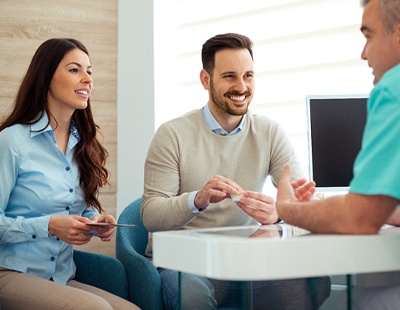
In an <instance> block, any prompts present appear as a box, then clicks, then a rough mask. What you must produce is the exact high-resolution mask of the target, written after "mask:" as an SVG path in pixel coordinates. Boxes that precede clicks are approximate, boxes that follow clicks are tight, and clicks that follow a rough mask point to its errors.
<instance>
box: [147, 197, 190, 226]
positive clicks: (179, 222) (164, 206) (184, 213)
mask: <svg viewBox="0 0 400 310" xmlns="http://www.w3.org/2000/svg"><path fill="white" fill-rule="evenodd" d="M188 195H189V194H182V195H180V196H176V197H168V198H166V197H165V196H164V197H163V196H155V195H154V194H150V193H147V194H146V192H145V194H144V195H143V202H142V209H141V217H142V220H143V224H144V225H145V226H146V228H147V230H148V231H150V232H156V231H165V230H176V229H180V228H182V227H183V226H185V225H186V224H187V223H189V222H190V221H192V220H193V219H194V218H195V217H196V216H197V214H194V213H193V212H191V210H190V209H189V207H188Z"/></svg>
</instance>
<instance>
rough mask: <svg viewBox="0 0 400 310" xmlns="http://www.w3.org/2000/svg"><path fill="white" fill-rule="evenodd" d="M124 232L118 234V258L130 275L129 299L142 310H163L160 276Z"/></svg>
mask: <svg viewBox="0 0 400 310" xmlns="http://www.w3.org/2000/svg"><path fill="white" fill-rule="evenodd" d="M128 240H129V237H128V235H126V234H125V233H124V231H123V230H121V231H119V233H118V234H117V242H116V256H117V258H118V259H119V260H120V261H121V262H122V264H123V265H124V267H125V270H126V273H127V275H128V282H129V299H130V301H131V302H133V303H134V304H136V305H137V306H138V307H140V308H141V309H142V310H162V309H163V302H162V295H161V279H160V275H159V273H158V271H157V269H156V267H155V266H154V265H153V263H152V262H151V261H150V260H148V259H147V258H146V257H144V256H142V255H140V254H139V253H138V252H136V250H135V249H134V248H133V247H132V245H131V243H130V242H129V241H128Z"/></svg>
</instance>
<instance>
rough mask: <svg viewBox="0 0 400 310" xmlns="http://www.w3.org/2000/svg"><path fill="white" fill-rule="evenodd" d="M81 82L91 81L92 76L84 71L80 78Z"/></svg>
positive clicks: (87, 82)
mask: <svg viewBox="0 0 400 310" xmlns="http://www.w3.org/2000/svg"><path fill="white" fill-rule="evenodd" d="M82 83H85V84H89V83H93V78H92V76H91V75H90V74H89V73H87V72H86V73H85V74H84V76H83V78H82Z"/></svg>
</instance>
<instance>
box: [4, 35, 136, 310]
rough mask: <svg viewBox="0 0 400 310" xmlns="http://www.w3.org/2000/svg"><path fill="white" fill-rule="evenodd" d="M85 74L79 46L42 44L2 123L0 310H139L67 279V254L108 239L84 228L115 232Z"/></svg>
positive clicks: (87, 66)
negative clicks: (102, 195) (105, 204)
mask: <svg viewBox="0 0 400 310" xmlns="http://www.w3.org/2000/svg"><path fill="white" fill-rule="evenodd" d="M91 73H92V66H91V63H90V58H89V54H88V51H87V49H86V48H85V46H84V45H83V44H82V43H81V42H79V41H77V40H74V39H50V40H47V41H45V42H44V43H43V44H42V45H41V46H40V47H39V48H38V49H37V51H36V53H35V55H34V56H33V58H32V61H31V63H30V66H29V68H28V71H27V73H26V75H25V77H24V78H23V80H22V83H21V86H20V88H19V90H18V93H17V96H16V99H15V102H14V108H13V110H12V112H11V113H10V115H9V116H8V117H7V118H6V119H5V120H4V121H3V122H2V123H0V178H1V182H0V308H1V309H137V307H136V306H135V305H133V304H131V303H129V302H128V301H126V300H124V299H122V298H119V297H117V296H115V295H113V294H110V293H108V292H105V291H102V290H100V289H98V288H95V287H92V286H89V285H85V284H82V283H79V282H77V281H75V280H73V279H74V276H75V270H76V267H75V264H74V261H73V245H82V244H86V243H88V242H89V241H90V240H91V238H92V237H93V236H94V235H97V236H98V237H99V238H101V240H102V241H110V240H111V237H112V234H113V232H114V229H113V228H109V227H103V226H98V227H97V226H95V227H93V226H91V225H87V224H90V223H96V222H108V223H115V219H114V218H113V217H112V216H111V215H109V214H105V215H104V214H102V211H103V209H102V206H101V203H100V201H99V199H98V195H99V190H100V188H102V187H103V186H105V185H107V184H108V177H109V172H108V170H107V169H106V167H105V163H106V158H107V156H108V152H107V150H106V149H105V148H104V146H103V145H102V144H101V143H100V142H99V141H98V139H97V135H98V131H99V127H98V126H97V125H96V123H95V122H94V119H93V115H92V110H91V105H90V93H91V91H92V88H93V80H92V77H91ZM104 268H107V267H106V266H104Z"/></svg>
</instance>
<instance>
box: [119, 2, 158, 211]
mask: <svg viewBox="0 0 400 310" xmlns="http://www.w3.org/2000/svg"><path fill="white" fill-rule="evenodd" d="M153 50H154V40H153V2H152V1H142V0H119V2H118V127H117V129H118V149H117V159H118V161H117V164H118V169H117V171H118V176H117V178H118V179H117V186H118V191H117V215H119V214H120V213H121V211H122V210H123V209H124V207H126V205H127V204H129V203H130V202H131V201H133V200H134V199H136V198H138V197H139V196H141V195H142V193H143V165H144V161H145V157H146V152H147V149H148V147H149V144H150V141H151V138H152V137H153V134H154V57H153Z"/></svg>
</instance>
